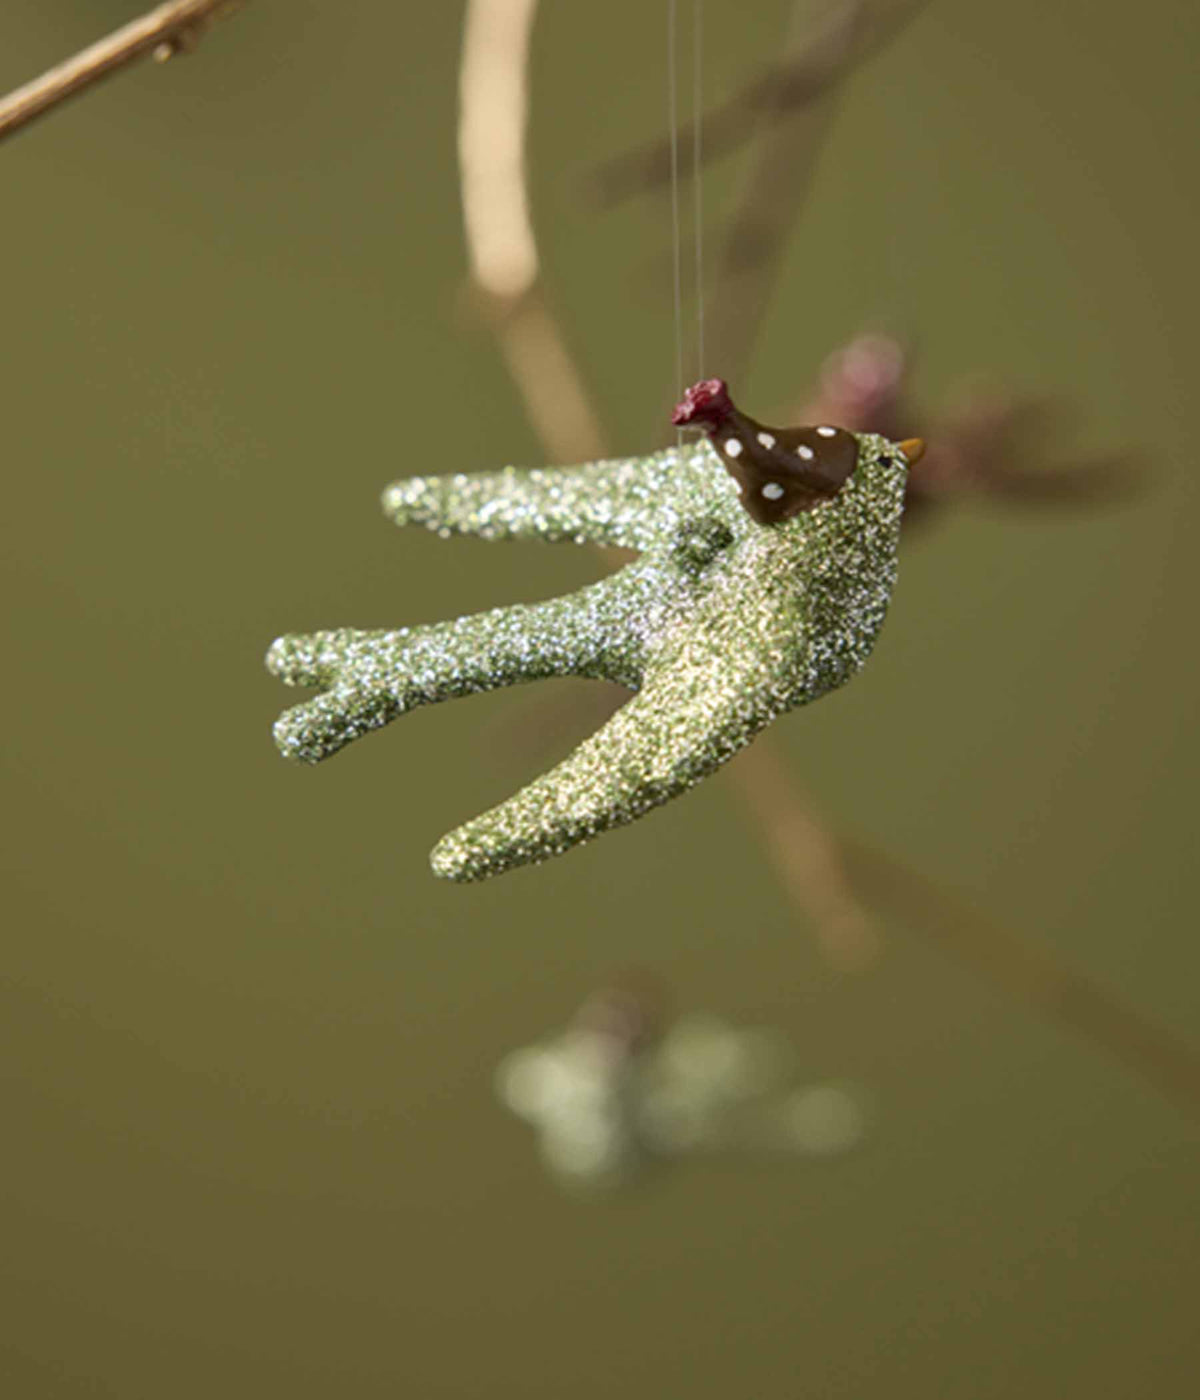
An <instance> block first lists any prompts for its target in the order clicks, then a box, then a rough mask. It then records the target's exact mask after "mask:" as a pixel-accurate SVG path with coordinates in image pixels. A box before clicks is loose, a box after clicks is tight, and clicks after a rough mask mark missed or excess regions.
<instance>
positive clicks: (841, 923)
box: [725, 734, 883, 972]
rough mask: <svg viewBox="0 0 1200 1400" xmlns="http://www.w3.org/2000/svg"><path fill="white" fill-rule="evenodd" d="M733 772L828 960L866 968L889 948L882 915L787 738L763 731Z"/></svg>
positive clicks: (779, 875) (788, 891)
mask: <svg viewBox="0 0 1200 1400" xmlns="http://www.w3.org/2000/svg"><path fill="white" fill-rule="evenodd" d="M725 771H726V773H727V774H728V778H729V782H730V783H731V785H732V786H733V788H734V789H735V791H736V792H737V794H738V796H739V797H740V798H741V799H742V802H743V803H744V805H745V807H746V811H747V815H748V816H749V818H750V820H751V822H752V824H753V825H754V826H755V827H757V829H758V831H759V834H760V835H761V837H762V840H763V844H764V846H765V848H766V855H767V859H768V860H769V862H770V863H771V866H772V869H773V870H774V872H775V877H776V879H777V880H778V881H779V884H780V885H781V887H782V888H783V892H784V894H785V895H786V896H787V898H788V899H789V900H790V902H791V903H792V904H793V905H794V906H795V907H796V908H798V909H801V910H803V911H804V913H806V914H807V915H808V918H809V921H810V922H811V924H812V927H813V932H814V934H815V936H816V939H817V943H818V946H819V947H820V949H821V951H822V953H824V955H825V958H826V960H827V961H828V962H829V963H830V964H831V965H832V966H833V967H835V968H836V969H837V970H838V971H839V972H864V971H866V969H867V968H869V967H870V966H871V965H872V964H873V963H874V962H876V961H877V960H878V958H879V955H880V953H881V952H882V951H883V945H882V942H881V940H880V937H879V932H878V930H877V928H876V925H875V920H874V919H873V918H872V916H871V914H870V913H868V911H867V909H866V907H865V906H864V905H863V903H862V901H861V900H860V899H859V897H858V894H857V893H856V892H855V889H854V886H853V884H852V883H851V880H850V877H849V874H848V873H847V871H846V867H845V863H844V861H843V859H842V852H841V849H840V845H839V842H838V840H837V838H836V837H835V836H834V834H833V832H831V831H830V829H829V828H828V826H826V824H825V823H824V821H823V820H822V819H821V817H820V816H819V815H818V813H817V811H816V809H815V807H814V805H813V804H812V802H811V801H809V800H808V797H807V795H806V794H805V793H804V792H803V791H802V790H801V789H800V787H799V786H798V784H797V783H796V781H795V779H794V778H793V777H792V776H791V774H790V773H789V772H788V760H787V757H786V755H785V754H784V753H783V752H782V750H781V746H780V744H779V743H778V742H777V741H776V740H775V739H774V738H773V737H772V736H771V735H770V734H760V735H759V736H758V738H757V739H755V741H754V743H753V744H751V745H750V747H749V748H748V749H745V750H743V752H742V753H740V754H739V755H738V756H737V758H736V759H734V761H733V762H732V763H731V764H730V765H729V767H728V768H727V769H726V770H725Z"/></svg>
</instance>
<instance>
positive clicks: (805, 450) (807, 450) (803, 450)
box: [796, 442, 817, 462]
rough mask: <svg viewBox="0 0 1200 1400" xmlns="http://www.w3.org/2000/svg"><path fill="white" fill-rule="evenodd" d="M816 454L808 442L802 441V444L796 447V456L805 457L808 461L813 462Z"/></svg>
mask: <svg viewBox="0 0 1200 1400" xmlns="http://www.w3.org/2000/svg"><path fill="white" fill-rule="evenodd" d="M816 455H817V454H816V453H815V452H814V451H813V450H812V448H811V447H809V446H808V445H807V444H806V443H803V442H802V443H801V444H800V446H799V447H797V448H796V456H797V457H803V458H804V460H805V461H806V462H811V461H812V459H813V458H814V457H815V456H816Z"/></svg>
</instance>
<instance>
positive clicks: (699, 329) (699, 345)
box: [692, 0, 704, 379]
mask: <svg viewBox="0 0 1200 1400" xmlns="http://www.w3.org/2000/svg"><path fill="white" fill-rule="evenodd" d="M703 53H704V0H692V224H693V232H694V234H695V250H694V253H695V260H696V378H697V379H703V378H704V200H703V182H702V181H701V179H700V162H701V154H702V143H701V126H702V113H703V110H704V109H703V83H702V81H701V71H700V68H701V57H702V55H703Z"/></svg>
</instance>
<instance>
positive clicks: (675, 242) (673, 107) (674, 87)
mask: <svg viewBox="0 0 1200 1400" xmlns="http://www.w3.org/2000/svg"><path fill="white" fill-rule="evenodd" d="M678 40H679V25H678V5H677V0H667V108H668V111H667V119H668V122H669V126H670V133H671V252H672V257H673V260H674V274H675V279H674V280H675V389H676V392H677V393H679V394H682V393H683V389H684V383H683V253H682V244H683V239H682V235H681V233H680V227H679V81H678V72H677V69H678V62H677V59H678V54H677V48H678ZM676 436H677V438H678V440H679V441H680V442H682V441H683V433H682V432H679V433H678V434H677V435H676Z"/></svg>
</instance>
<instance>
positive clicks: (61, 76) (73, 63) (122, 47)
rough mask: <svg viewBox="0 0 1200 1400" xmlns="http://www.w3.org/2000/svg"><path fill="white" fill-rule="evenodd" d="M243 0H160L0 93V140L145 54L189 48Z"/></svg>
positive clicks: (163, 56) (162, 55)
mask: <svg viewBox="0 0 1200 1400" xmlns="http://www.w3.org/2000/svg"><path fill="white" fill-rule="evenodd" d="M244 3H245V0H175V3H174V4H169V5H159V6H158V7H157V9H154V10H151V11H150V12H149V13H148V14H145V15H142V17H141V18H140V19H135V20H131V21H130V23H129V24H126V25H124V26H123V27H122V28H120V29H117V30H115V31H114V32H113V33H112V34H109V35H108V36H107V38H104V39H101V40H100V41H99V42H98V43H95V44H93V45H92V46H91V47H90V48H86V49H84V50H83V52H82V53H77V54H76V55H75V56H74V58H69V59H67V61H66V62H65V63H60V64H59V65H58V66H57V67H56V68H51V69H50V71H49V72H48V73H43V74H42V76H41V77H40V78H35V79H34V80H33V82H31V83H26V84H25V86H24V87H19V88H17V90H16V91H15V92H10V93H9V94H8V96H7V97H4V98H0V141H2V140H3V139H4V138H5V137H6V136H11V135H12V134H13V133H14V132H16V131H19V130H20V129H21V128H22V127H24V126H28V125H29V123H30V122H32V121H34V120H35V119H36V118H37V117H40V116H42V115H43V114H44V113H46V112H48V111H50V110H51V108H53V107H57V106H58V105H59V103H60V102H65V101H66V100H67V98H69V97H74V96H75V95H76V94H77V93H80V92H83V91H85V90H86V89H87V88H89V87H91V86H92V85H93V84H94V83H98V82H100V81H101V79H103V78H107V77H108V75H109V74H110V73H115V72H117V71H118V69H121V68H125V67H127V66H128V65H129V64H131V63H134V62H136V61H137V60H138V59H139V58H144V57H145V56H146V55H147V54H153V56H154V57H155V58H156V59H158V60H159V61H160V62H162V61H165V60H166V59H168V58H171V57H172V56H173V55H175V54H177V53H183V52H187V51H188V50H190V49H192V48H194V47H195V45H196V43H197V42H198V41H199V39H200V37H201V35H202V34H203V32H204V30H205V29H206V28H207V27H208V25H209V24H210V23H211V22H212V21H213V20H214V19H219V18H221V17H222V16H224V15H226V14H231V13H232V12H233V11H234V10H236V9H238V8H239V7H240V6H241V5H242V4H244Z"/></svg>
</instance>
